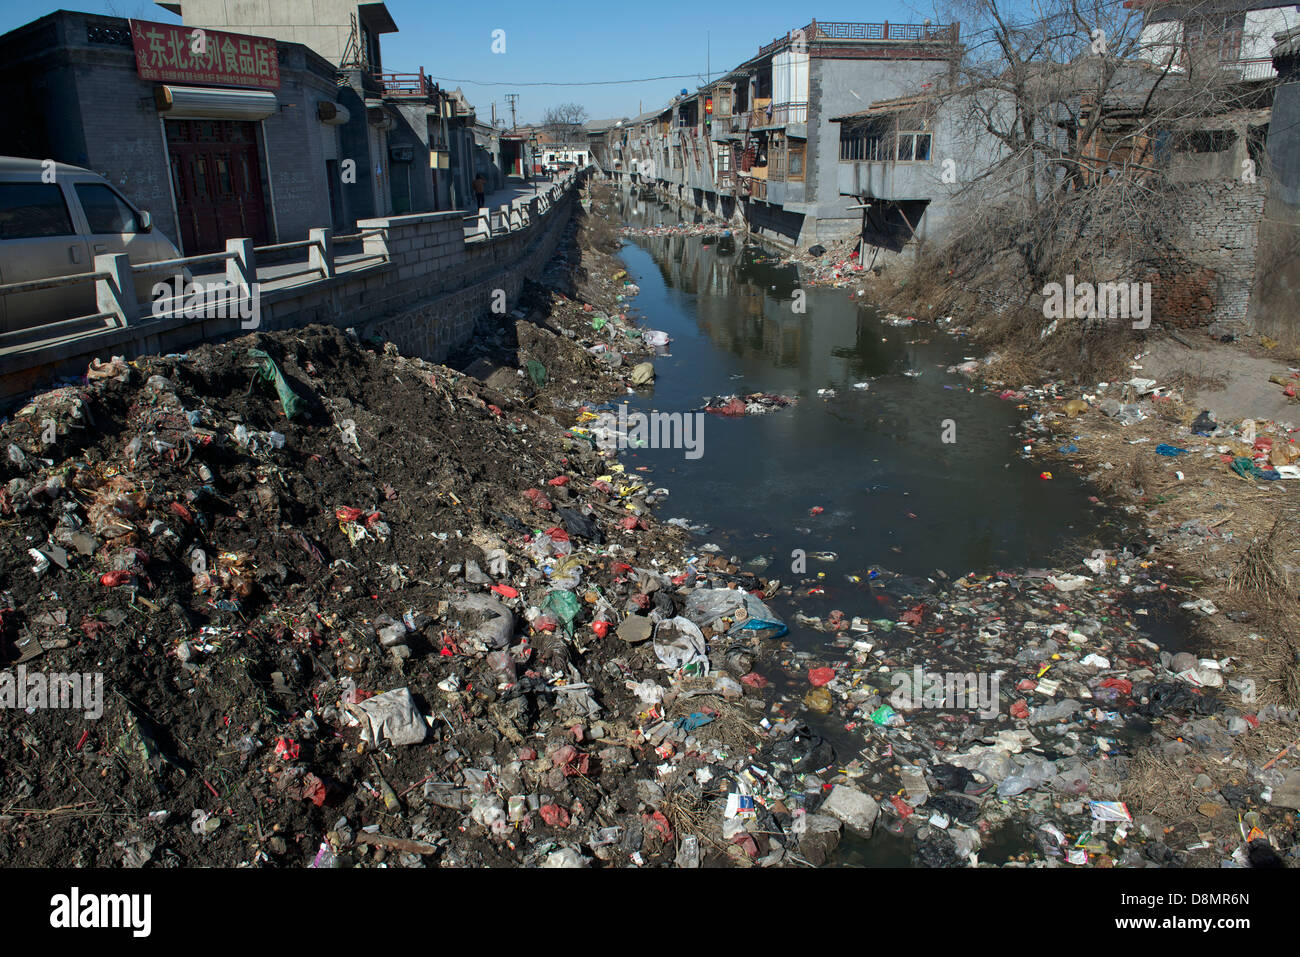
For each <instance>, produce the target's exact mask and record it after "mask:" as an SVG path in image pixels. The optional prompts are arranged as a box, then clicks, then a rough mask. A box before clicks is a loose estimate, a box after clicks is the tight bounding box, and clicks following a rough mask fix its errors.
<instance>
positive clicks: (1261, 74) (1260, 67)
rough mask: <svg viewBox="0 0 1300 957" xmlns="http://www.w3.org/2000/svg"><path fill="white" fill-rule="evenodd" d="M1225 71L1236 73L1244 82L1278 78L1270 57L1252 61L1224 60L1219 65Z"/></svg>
mask: <svg viewBox="0 0 1300 957" xmlns="http://www.w3.org/2000/svg"><path fill="white" fill-rule="evenodd" d="M1219 66H1221V67H1223V69H1225V70H1227V71H1229V72H1231V73H1236V74H1237V75H1238V76H1239V77H1240V78H1241V79H1243V80H1269V79H1272V78H1273V77H1275V76H1277V70H1276V69H1274V67H1273V58H1272V57H1270V56H1266V57H1257V58H1255V59H1251V60H1223V61H1221V62H1220V63H1219Z"/></svg>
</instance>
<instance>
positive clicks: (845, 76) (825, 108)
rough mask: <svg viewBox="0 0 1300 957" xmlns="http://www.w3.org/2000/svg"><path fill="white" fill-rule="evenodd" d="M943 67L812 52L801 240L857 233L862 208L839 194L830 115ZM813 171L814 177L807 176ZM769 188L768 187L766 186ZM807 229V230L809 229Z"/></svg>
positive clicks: (899, 92) (913, 89) (898, 92)
mask: <svg viewBox="0 0 1300 957" xmlns="http://www.w3.org/2000/svg"><path fill="white" fill-rule="evenodd" d="M947 69H948V64H947V62H946V61H939V60H893V59H889V60H885V59H881V60H830V59H819V58H816V57H814V58H813V59H812V60H811V61H810V63H809V67H808V156H807V168H808V172H807V174H806V176H808V177H810V179H808V180H806V181H805V183H806V187H807V188H808V189H809V195H808V200H807V201H808V203H809V208H808V209H807V210H805V211H806V212H808V213H810V214H811V216H812V217H814V219H815V221H810V222H809V224H808V227H809V228H808V229H806V230H805V234H804V235H803V236H801V237H800V243H801V244H802V245H811V244H812V243H813V242H817V241H825V240H827V239H838V238H843V237H844V236H851V235H856V234H857V232H858V229H859V226H860V225H861V220H862V217H861V214H860V213H859V212H858V211H855V210H849V209H848V207H849V206H851V205H853V204H855V203H856V202H857V200H855V199H853V198H851V197H847V196H841V195H840V189H839V159H840V124H838V123H832V122H831V118H832V117H835V116H844V115H845V114H847V113H856V112H859V111H861V110H865V109H866V108H867V107H868V106H870V105H871V103H872V102H873V101H875V100H889V99H893V98H894V97H898V96H906V95H908V94H913V93H917V92H919V91H920V89H921V86H922V84H924V83H929V82H931V81H933V80H935V79H937V78H938V77H939V76H941V75H942V74H943V73H945V72H946V71H947ZM812 177H815V182H814V181H813V180H812V179H811V178H812ZM769 189H770V187H769ZM809 230H811V232H810V231H809Z"/></svg>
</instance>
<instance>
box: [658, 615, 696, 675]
mask: <svg viewBox="0 0 1300 957" xmlns="http://www.w3.org/2000/svg"><path fill="white" fill-rule="evenodd" d="M653 640H654V649H655V655H656V656H658V658H659V660H660V661H662V662H663V663H664V664H665V665H667V666H668V667H669V668H672V669H673V670H678V669H681V670H683V671H687V672H690V673H692V674H698V675H707V674H708V673H709V655H708V649H707V646H706V644H705V642H704V634H703V632H701V631H700V629H699V628H697V627H696V626H695V625H694V623H692V622H691V621H690V620H689V619H687V618H681V617H677V618H669V619H668V620H667V621H661V622H659V624H657V625H656V626H655V633H654V639H653Z"/></svg>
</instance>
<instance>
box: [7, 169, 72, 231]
mask: <svg viewBox="0 0 1300 957" xmlns="http://www.w3.org/2000/svg"><path fill="white" fill-rule="evenodd" d="M72 234H73V233H72V217H71V216H69V215H68V206H67V204H66V203H65V202H64V201H63V192H62V191H61V190H60V189H59V187H58V186H57V185H55V184H53V183H0V239H35V238H37V237H39V236H71V235H72Z"/></svg>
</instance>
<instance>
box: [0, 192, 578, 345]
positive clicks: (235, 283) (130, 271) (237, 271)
mask: <svg viewBox="0 0 1300 957" xmlns="http://www.w3.org/2000/svg"><path fill="white" fill-rule="evenodd" d="M580 175H581V171H575V172H570V173H566V174H565V175H564V176H563V177H561V178H560V179H559V180H557V181H554V182H552V183H551V184H550V186H549V187H548V189H547V190H546V192H541V191H538V192H537V193H536V195H534V196H533V197H530V198H527V200H526V202H519V200H516V201H515V202H514V203H511V204H508V205H502V206H500V207H498V208H497V209H495V210H488V209H480V210H479V211H478V212H477V213H474V214H471V215H469V216H464V217H463V227H462V229H461V234H462V239H463V242H464V244H465V245H466V246H467V247H468V246H473V245H477V244H480V243H490V242H491V241H492V240H493V239H494V238H497V237H502V236H508V235H510V234H511V233H515V232H518V231H521V230H524V229H527V228H528V227H529V226H530V225H531V224H532V223H534V222H535V221H537V220H539V219H540V218H542V217H543V216H545V215H546V214H547V213H548V212H549V211H550V210H551V209H552V208H553V207H554V206H555V204H556V203H557V202H559V200H560V199H561V198H562V197H563V195H564V194H565V192H566V191H567V190H568V189H569V188H570V187H571V186H572V185H573V184H574V182H575V181H576V180H577V179H578V178H579V176H580ZM520 199H524V197H520ZM405 218H406V219H410V218H411V217H405ZM417 218H418V217H417ZM402 219H403V217H394V218H392V219H391V220H387V219H380V220H365V221H363V222H362V223H361V224H360V225H361V226H362V227H364V228H362V229H361V230H360V231H358V232H356V233H351V234H348V235H342V236H335V235H334V231H333V230H332V229H328V228H319V229H312V230H311V231H310V232H309V234H308V237H307V238H306V239H303V240H298V241H296V242H288V243H274V244H270V245H265V246H254V245H253V241H252V240H251V239H244V238H241V239H230V240H227V241H226V249H225V251H224V252H216V253H206V254H204V255H199V256H184V257H180V258H177V259H168V260H162V261H159V262H150V263H132V262H131V260H130V257H129V256H127V255H126V254H125V253H114V254H108V255H99V256H96V257H95V263H94V270H93V271H92V272H86V273H77V274H74V275H68V276H56V277H52V278H48V279H39V280H33V281H29V282H18V283H8V284H5V285H0V297H4V296H8V295H17V294H20V293H24V292H34V291H37V290H42V289H53V288H57V287H59V286H65V285H72V284H76V283H85V282H93V283H94V284H95V303H96V309H97V310H98V311H97V312H95V313H92V314H90V315H86V316H78V317H73V318H68V319H59V320H54V321H51V322H48V323H42V324H40V325H37V326H31V327H28V328H24V329H19V330H15V331H12V332H6V333H3V334H0V354H6V355H7V354H13V353H18V352H22V351H23V350H24V349H25V348H30V347H39V346H42V345H47V344H48V343H49V342H50V340H52V339H58V338H65V337H67V336H70V335H76V334H77V333H81V334H86V333H88V332H92V333H93V332H94V331H95V330H102V329H116V328H125V327H129V326H131V325H133V324H136V323H138V322H140V321H142V320H146V319H178V318H190V317H192V314H193V307H192V305H191V304H190V303H189V302H187V298H186V295H185V289H184V287H186V286H190V284H191V283H192V282H194V281H195V280H196V279H197V278H206V279H208V280H209V282H208V286H209V288H210V289H212V290H213V292H214V293H215V295H216V296H217V297H218V298H216V299H205V300H204V303H203V307H204V308H205V309H206V308H208V307H218V308H220V307H228V308H231V309H233V308H235V307H237V306H239V305H240V304H242V303H247V302H249V301H250V299H251V297H252V296H253V295H254V287H255V284H258V283H261V284H262V285H268V284H272V285H275V286H277V287H280V288H285V287H289V286H291V287H292V288H294V289H303V288H304V287H310V286H311V285H312V284H313V283H320V282H325V281H327V280H331V279H334V278H336V277H337V276H339V275H341V274H345V273H348V272H356V271H359V270H362V269H364V268H366V267H368V266H373V265H377V264H384V263H389V262H391V261H392V260H393V258H394V255H395V254H396V253H401V252H404V251H405V250H404V249H398V248H396V244H390V242H389V230H390V227H389V223H390V222H400V221H401V220H402ZM357 242H360V243H361V244H362V246H363V251H362V253H361V254H360V255H350V256H347V257H343V258H342V259H341V258H340V257H339V256H337V255H336V249H337V247H338V246H342V245H352V244H355V243H357ZM401 242H404V243H409V242H411V240H409V239H403V240H402V241H401ZM299 250H304V251H305V252H306V259H305V260H303V261H300V262H294V263H289V264H287V265H286V264H281V265H277V266H267V267H264V269H263V272H262V274H260V275H259V272H258V258H259V256H263V257H277V258H278V257H280V256H282V255H283V254H285V253H296V252H298V251H299ZM217 265H219V266H221V267H222V271H220V272H201V270H204V267H211V266H217ZM168 274H170V275H172V276H174V277H183V278H184V280H185V281H184V283H183V284H181V286H180V288H177V289H176V292H175V294H173V295H171V296H167V295H163V296H159V297H157V298H154V299H151V301H150V302H148V303H142V302H140V301H139V297H138V296H137V295H136V283H135V280H136V277H137V276H139V275H159V276H161V275H168ZM307 276H310V277H311V280H310V281H309V282H307V283H292V284H291V281H292V280H296V279H302V278H303V277H307ZM214 277H219V278H218V279H217V281H215V282H213V281H211V280H212V279H213V278H214ZM87 327H89V328H87Z"/></svg>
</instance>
